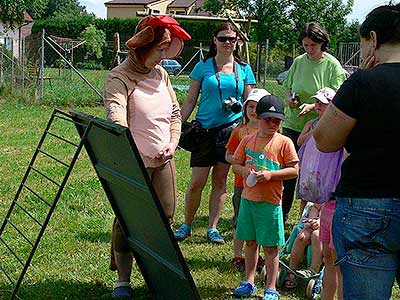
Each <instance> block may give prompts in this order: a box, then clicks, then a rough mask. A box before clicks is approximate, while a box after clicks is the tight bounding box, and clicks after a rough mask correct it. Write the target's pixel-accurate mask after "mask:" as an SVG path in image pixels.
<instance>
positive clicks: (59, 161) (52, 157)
mask: <svg viewBox="0 0 400 300" xmlns="http://www.w3.org/2000/svg"><path fill="white" fill-rule="evenodd" d="M38 151H39V152H40V153H42V154H44V155H46V156H47V157H50V158H51V159H53V160H55V161H56V162H58V163H60V164H62V165H63V166H65V167H67V168H68V167H69V165H68V164H66V163H65V162H63V161H61V160H59V159H58V158H57V157H54V156H53V155H51V154H49V153H47V152H45V151H43V150H40V149H38Z"/></svg>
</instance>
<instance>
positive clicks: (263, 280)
mask: <svg viewBox="0 0 400 300" xmlns="http://www.w3.org/2000/svg"><path fill="white" fill-rule="evenodd" d="M283 273H284V272H282V271H281V269H279V270H278V274H277V276H276V283H275V284H276V286H277V287H281V286H282V285H283V284H282V282H283V279H284V278H285V276H283V275H285V274H283ZM260 276H261V284H263V285H265V284H266V282H267V269H266V268H265V266H263V267H262V269H261V273H260Z"/></svg>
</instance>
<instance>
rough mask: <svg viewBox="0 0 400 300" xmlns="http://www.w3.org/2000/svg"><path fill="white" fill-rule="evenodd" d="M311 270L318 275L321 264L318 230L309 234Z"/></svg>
mask: <svg viewBox="0 0 400 300" xmlns="http://www.w3.org/2000/svg"><path fill="white" fill-rule="evenodd" d="M311 248H312V255H311V266H310V267H311V268H312V269H313V270H314V271H315V272H316V273H318V272H319V269H320V268H321V264H322V243H321V242H320V241H319V230H318V229H317V230H314V231H313V232H312V233H311Z"/></svg>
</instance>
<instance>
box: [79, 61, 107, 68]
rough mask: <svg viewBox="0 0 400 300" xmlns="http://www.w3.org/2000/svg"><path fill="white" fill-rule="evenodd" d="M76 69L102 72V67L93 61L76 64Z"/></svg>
mask: <svg viewBox="0 0 400 300" xmlns="http://www.w3.org/2000/svg"><path fill="white" fill-rule="evenodd" d="M76 67H77V68H78V69H86V70H104V66H103V65H102V64H101V63H97V62H95V61H93V60H89V61H86V62H78V63H77V64H76Z"/></svg>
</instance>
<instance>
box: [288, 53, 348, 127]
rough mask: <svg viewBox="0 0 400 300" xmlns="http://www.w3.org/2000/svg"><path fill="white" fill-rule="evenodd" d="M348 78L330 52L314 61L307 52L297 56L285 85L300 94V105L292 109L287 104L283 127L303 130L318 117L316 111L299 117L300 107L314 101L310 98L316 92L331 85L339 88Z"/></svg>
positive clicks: (335, 88) (333, 87)
mask: <svg viewBox="0 0 400 300" xmlns="http://www.w3.org/2000/svg"><path fill="white" fill-rule="evenodd" d="M345 80H346V75H345V73H344V70H343V68H342V66H341V65H340V63H339V61H338V60H337V59H336V58H335V57H334V56H332V55H330V54H329V53H325V54H324V57H323V58H321V59H320V60H317V61H313V60H311V59H309V57H308V55H307V53H304V54H302V55H300V56H298V57H296V58H295V60H294V62H293V64H292V66H291V67H290V69H289V74H288V76H287V77H286V79H285V81H284V83H283V86H284V87H285V88H286V89H287V90H288V89H291V90H292V92H296V93H297V94H298V95H299V98H300V101H299V102H300V103H299V105H298V106H297V107H296V108H294V109H291V108H290V107H289V106H287V105H286V106H285V115H286V120H285V122H284V123H283V127H285V128H289V129H292V130H295V131H297V132H301V131H302V130H303V127H304V125H305V124H306V123H307V121H309V120H311V119H313V118H316V117H317V115H316V113H315V112H310V113H308V114H306V115H305V116H304V117H302V118H299V117H297V115H298V114H299V113H300V109H299V108H298V107H299V106H300V105H301V104H303V103H314V102H315V101H314V99H312V98H310V97H311V96H313V95H315V93H316V92H317V91H318V90H320V89H322V88H324V87H330V88H332V89H334V90H337V89H338V88H339V87H340V86H341V85H342V83H343V82H344V81H345Z"/></svg>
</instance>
